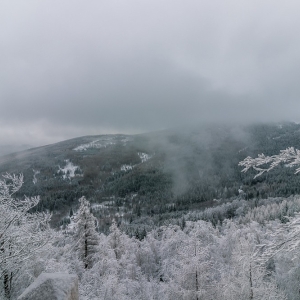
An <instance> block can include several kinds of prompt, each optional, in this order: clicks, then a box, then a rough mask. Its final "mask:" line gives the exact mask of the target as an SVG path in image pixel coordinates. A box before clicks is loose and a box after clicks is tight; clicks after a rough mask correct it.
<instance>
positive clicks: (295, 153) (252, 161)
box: [239, 147, 300, 178]
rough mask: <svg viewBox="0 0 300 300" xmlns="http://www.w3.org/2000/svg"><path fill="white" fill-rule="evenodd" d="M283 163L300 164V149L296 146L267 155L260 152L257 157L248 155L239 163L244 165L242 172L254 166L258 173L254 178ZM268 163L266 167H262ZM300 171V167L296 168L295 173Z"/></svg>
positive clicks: (289, 164)
mask: <svg viewBox="0 0 300 300" xmlns="http://www.w3.org/2000/svg"><path fill="white" fill-rule="evenodd" d="M281 163H284V164H285V165H286V166H289V167H295V166H299V165H300V150H298V149H295V148H294V147H290V148H287V149H285V150H281V151H280V153H279V154H276V155H272V156H266V155H264V154H263V153H262V154H259V155H258V157H257V158H252V157H250V156H248V157H246V158H245V159H244V160H243V161H241V162H240V163H239V166H242V167H244V169H243V170H242V172H244V173H245V172H247V171H248V170H249V169H251V168H253V169H254V170H255V171H257V172H258V174H256V175H255V177H254V178H256V177H258V176H260V175H262V174H263V173H265V172H269V171H271V170H272V169H274V168H275V167H277V166H278V165H280V164H281ZM264 165H266V167H262V166H264ZM299 172H300V167H298V168H297V169H296V172H295V174H297V173H299Z"/></svg>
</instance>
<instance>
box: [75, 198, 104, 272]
mask: <svg viewBox="0 0 300 300" xmlns="http://www.w3.org/2000/svg"><path fill="white" fill-rule="evenodd" d="M79 202H80V207H79V211H78V213H77V215H76V217H75V221H76V233H75V243H76V244H75V249H76V250H77V253H78V255H79V258H80V259H81V261H82V262H83V263H84V268H85V269H88V268H91V267H92V264H93V255H94V254H95V253H96V252H97V249H98V244H99V235H98V233H97V231H96V218H95V217H94V216H93V214H92V213H91V207H90V202H89V201H88V200H87V199H86V198H85V197H81V198H80V199H79Z"/></svg>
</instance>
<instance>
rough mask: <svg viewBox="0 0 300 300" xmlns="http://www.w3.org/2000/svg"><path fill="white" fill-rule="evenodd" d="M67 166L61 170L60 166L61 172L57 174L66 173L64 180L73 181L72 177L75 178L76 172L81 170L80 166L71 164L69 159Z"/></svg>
mask: <svg viewBox="0 0 300 300" xmlns="http://www.w3.org/2000/svg"><path fill="white" fill-rule="evenodd" d="M65 162H66V165H65V167H64V168H61V167H60V166H58V168H59V170H58V171H57V173H59V172H60V171H61V172H63V173H64V175H63V178H64V179H71V178H72V177H75V171H76V170H77V169H80V168H79V167H78V166H75V165H73V163H72V162H70V160H69V159H67V160H65Z"/></svg>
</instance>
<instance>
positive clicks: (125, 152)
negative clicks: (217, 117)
mask: <svg viewBox="0 0 300 300" xmlns="http://www.w3.org/2000/svg"><path fill="white" fill-rule="evenodd" d="M290 146H293V147H295V148H300V125H298V124H295V123H283V124H258V125H251V126H217V125H216V126H204V127H201V128H190V129H181V130H166V131H161V132H154V133H148V134H140V135H132V136H128V135H101V136H86V137H81V138H76V139H72V140H67V141H64V142H60V143H57V144H53V145H48V146H44V147H39V148H35V149H30V150H26V151H22V152H19V153H17V154H11V155H6V156H3V157H0V172H1V173H6V172H9V173H23V174H24V178H25V183H24V185H23V188H22V190H21V193H22V195H24V194H25V195H27V196H34V195H40V196H41V201H40V203H39V205H38V206H37V209H38V210H50V211H52V212H53V213H54V214H53V224H60V225H64V224H67V223H69V222H70V218H69V216H70V215H72V214H73V213H75V212H76V209H77V207H78V199H79V198H80V197H81V196H85V197H86V198H87V199H89V200H90V202H91V203H92V211H93V214H94V215H95V216H96V217H97V218H98V221H99V224H98V225H99V227H98V228H99V229H100V230H102V231H106V230H107V228H108V227H109V225H110V224H111V221H112V219H115V220H116V221H117V222H118V223H123V224H125V225H128V226H129V225H130V224H135V223H136V222H138V223H139V222H140V221H141V220H145V222H146V223H148V224H149V222H150V223H151V222H154V221H153V220H155V222H160V224H162V223H163V222H164V220H165V219H167V218H172V217H174V216H175V217H178V216H180V215H181V214H182V215H183V214H185V213H186V212H187V211H191V210H198V209H203V208H205V207H210V206H214V205H217V204H219V203H220V201H223V200H226V199H234V198H236V197H239V198H243V199H245V200H249V199H253V198H258V199H262V198H267V197H277V196H281V197H283V196H284V197H286V196H289V195H292V194H300V184H299V183H300V177H299V175H298V176H295V175H294V174H293V173H294V172H293V169H291V168H288V167H286V166H284V165H283V166H281V168H278V169H276V170H273V171H272V172H271V173H267V174H264V175H263V176H261V177H259V178H257V179H255V180H254V179H253V177H254V173H251V172H247V173H246V174H242V173H241V168H240V167H238V162H239V161H241V160H243V159H244V158H245V157H247V156H249V155H250V156H252V157H255V156H257V154H259V153H264V154H266V155H273V154H276V153H278V152H279V151H280V150H281V149H285V148H287V147H290Z"/></svg>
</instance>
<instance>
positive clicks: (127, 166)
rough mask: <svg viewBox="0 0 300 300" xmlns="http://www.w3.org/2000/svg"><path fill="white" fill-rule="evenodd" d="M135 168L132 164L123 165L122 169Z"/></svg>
mask: <svg viewBox="0 0 300 300" xmlns="http://www.w3.org/2000/svg"><path fill="white" fill-rule="evenodd" d="M133 168H134V166H132V165H122V166H121V171H129V170H132V169H133Z"/></svg>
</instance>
